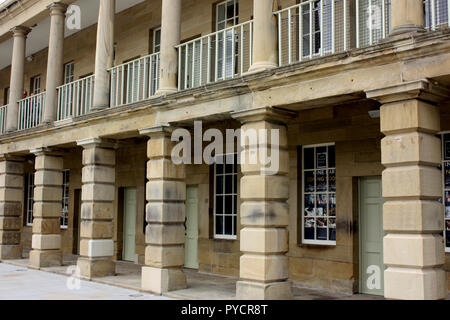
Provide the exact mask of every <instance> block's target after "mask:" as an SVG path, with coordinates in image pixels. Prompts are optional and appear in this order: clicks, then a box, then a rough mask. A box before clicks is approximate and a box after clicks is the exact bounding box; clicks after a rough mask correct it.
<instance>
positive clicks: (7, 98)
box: [3, 87, 9, 106]
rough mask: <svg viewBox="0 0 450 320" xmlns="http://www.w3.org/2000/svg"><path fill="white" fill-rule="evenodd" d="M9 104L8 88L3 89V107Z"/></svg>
mask: <svg viewBox="0 0 450 320" xmlns="http://www.w3.org/2000/svg"><path fill="white" fill-rule="evenodd" d="M8 103H9V87H8V88H5V92H4V93H3V105H5V106H6V105H7V104H8Z"/></svg>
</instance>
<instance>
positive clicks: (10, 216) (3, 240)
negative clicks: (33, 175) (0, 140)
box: [0, 155, 23, 260]
mask: <svg viewBox="0 0 450 320" xmlns="http://www.w3.org/2000/svg"><path fill="white" fill-rule="evenodd" d="M22 201H23V160H22V159H20V158H15V157H11V156H8V155H2V156H0V260H6V259H20V258H21V257H22V246H21V245H20V231H21V227H22V219H21V216H22Z"/></svg>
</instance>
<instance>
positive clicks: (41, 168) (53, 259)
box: [30, 148, 63, 268]
mask: <svg viewBox="0 0 450 320" xmlns="http://www.w3.org/2000/svg"><path fill="white" fill-rule="evenodd" d="M31 152H32V153H34V154H35V155H36V159H35V170H36V172H35V174H34V206H33V216H34V218H33V236H32V244H31V247H32V250H31V252H30V266H31V267H34V268H45V267H52V266H60V265H61V264H62V253H61V234H60V232H61V222H60V217H61V213H62V182H63V181H62V180H63V179H62V170H63V157H62V154H61V153H58V152H55V150H51V149H45V148H41V149H36V150H32V151H31Z"/></svg>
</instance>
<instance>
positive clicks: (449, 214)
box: [445, 191, 450, 219]
mask: <svg viewBox="0 0 450 320" xmlns="http://www.w3.org/2000/svg"><path fill="white" fill-rule="evenodd" d="M445 218H446V219H450V191H447V192H445Z"/></svg>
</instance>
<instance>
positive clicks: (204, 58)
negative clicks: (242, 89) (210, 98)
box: [176, 21, 253, 90]
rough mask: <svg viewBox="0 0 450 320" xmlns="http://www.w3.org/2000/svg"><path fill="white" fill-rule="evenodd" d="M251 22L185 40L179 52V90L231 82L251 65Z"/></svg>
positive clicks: (179, 47)
mask: <svg viewBox="0 0 450 320" xmlns="http://www.w3.org/2000/svg"><path fill="white" fill-rule="evenodd" d="M252 37H253V21H247V22H244V23H241V24H238V25H235V26H233V27H230V28H226V29H224V30H220V31H217V32H214V33H211V34H208V35H206V36H203V37H200V38H197V39H194V40H191V41H188V42H186V43H183V44H181V45H178V46H176V48H177V49H178V89H179V90H185V89H189V88H195V87H199V86H202V85H205V84H208V83H211V82H217V81H220V80H226V79H231V78H234V77H236V76H239V75H241V74H243V73H244V72H246V71H248V69H249V68H250V66H251V65H252V42H253V39H252Z"/></svg>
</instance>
